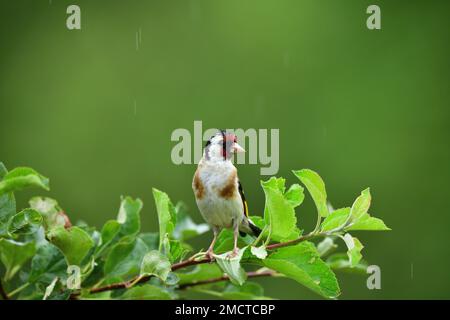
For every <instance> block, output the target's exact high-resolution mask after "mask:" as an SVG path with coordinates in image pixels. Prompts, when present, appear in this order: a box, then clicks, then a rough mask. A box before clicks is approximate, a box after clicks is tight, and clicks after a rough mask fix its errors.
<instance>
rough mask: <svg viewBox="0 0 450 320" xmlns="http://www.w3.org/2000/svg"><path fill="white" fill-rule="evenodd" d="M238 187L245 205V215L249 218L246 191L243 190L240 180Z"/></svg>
mask: <svg viewBox="0 0 450 320" xmlns="http://www.w3.org/2000/svg"><path fill="white" fill-rule="evenodd" d="M238 186H239V188H238V190H239V195H240V196H241V200H242V203H243V205H244V215H245V216H246V217H247V218H248V205H247V201H246V200H245V195H244V190H243V189H242V184H241V181H239V180H238Z"/></svg>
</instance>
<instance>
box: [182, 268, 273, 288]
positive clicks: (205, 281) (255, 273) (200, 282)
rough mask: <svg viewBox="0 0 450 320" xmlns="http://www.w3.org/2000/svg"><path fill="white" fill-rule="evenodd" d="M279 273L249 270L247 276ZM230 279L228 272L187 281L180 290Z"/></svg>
mask: <svg viewBox="0 0 450 320" xmlns="http://www.w3.org/2000/svg"><path fill="white" fill-rule="evenodd" d="M276 274H277V273H276V272H275V271H272V270H267V271H259V272H258V271H251V272H247V278H258V277H272V276H275V275H276ZM228 280H230V277H228V276H227V275H226V274H224V275H223V276H221V277H217V278H211V279H207V280H200V281H194V282H191V283H185V284H182V285H180V286H179V289H180V290H183V289H186V288H190V287H193V286H199V285H203V284H211V283H216V282H221V281H228Z"/></svg>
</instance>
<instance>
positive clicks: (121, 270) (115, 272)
mask: <svg viewBox="0 0 450 320" xmlns="http://www.w3.org/2000/svg"><path fill="white" fill-rule="evenodd" d="M147 252H148V248H147V246H146V245H145V243H144V241H142V240H141V239H139V238H124V239H122V240H121V241H119V242H118V243H117V244H115V245H114V246H113V247H112V248H111V251H110V252H109V253H108V256H107V257H106V261H105V265H104V268H103V269H104V273H105V276H106V277H107V278H113V277H117V278H120V279H126V278H130V277H132V276H135V275H137V274H139V271H140V266H141V263H142V259H143V258H144V256H145V254H146V253H147Z"/></svg>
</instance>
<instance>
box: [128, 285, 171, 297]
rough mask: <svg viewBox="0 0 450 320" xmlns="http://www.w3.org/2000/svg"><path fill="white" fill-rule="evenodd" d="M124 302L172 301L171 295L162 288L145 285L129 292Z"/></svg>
mask: <svg viewBox="0 0 450 320" xmlns="http://www.w3.org/2000/svg"><path fill="white" fill-rule="evenodd" d="M121 299H122V300H170V299H172V297H171V295H170V294H169V293H168V292H167V291H165V290H163V289H162V288H160V287H157V286H154V285H151V284H144V285H142V286H137V287H133V288H131V289H129V290H127V291H126V292H125V293H124V294H123V296H122V297H121Z"/></svg>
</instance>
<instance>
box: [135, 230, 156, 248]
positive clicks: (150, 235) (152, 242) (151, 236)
mask: <svg viewBox="0 0 450 320" xmlns="http://www.w3.org/2000/svg"><path fill="white" fill-rule="evenodd" d="M138 238H140V239H142V241H144V242H145V244H146V245H147V247H148V249H149V250H158V248H159V234H158V233H157V232H145V233H141V234H139V235H138Z"/></svg>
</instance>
